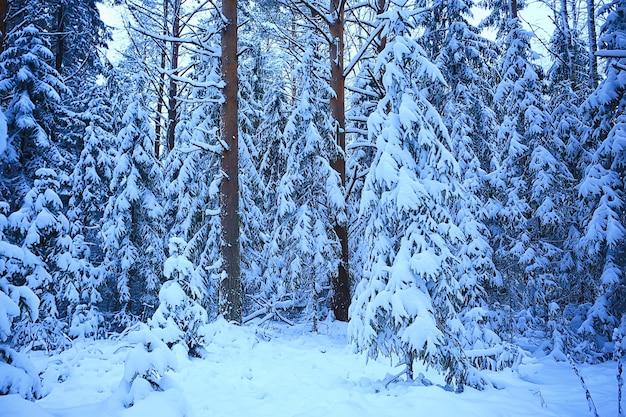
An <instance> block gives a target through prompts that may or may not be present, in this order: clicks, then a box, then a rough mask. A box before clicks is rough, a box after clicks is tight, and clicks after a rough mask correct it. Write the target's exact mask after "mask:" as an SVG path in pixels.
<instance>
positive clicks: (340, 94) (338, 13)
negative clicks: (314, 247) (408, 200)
mask: <svg viewBox="0 0 626 417" xmlns="http://www.w3.org/2000/svg"><path fill="white" fill-rule="evenodd" d="M343 6H344V2H343V1H342V0H330V11H331V13H332V16H333V17H332V20H331V24H330V34H331V36H332V39H333V42H332V44H331V45H330V84H331V88H332V90H333V92H334V97H331V99H330V109H331V115H332V117H333V119H334V122H335V140H336V143H337V145H338V146H339V148H340V149H341V154H339V155H338V157H337V159H336V160H334V161H333V164H332V165H333V169H334V170H335V171H337V172H338V173H339V176H340V177H341V184H342V185H343V186H345V184H346V160H345V150H346V116H345V99H344V83H345V79H344V76H343V52H344V51H343V50H344V45H343V42H344V41H343V30H344V7H343ZM335 233H336V234H337V237H338V238H339V243H340V244H341V262H340V263H339V270H338V271H337V276H336V277H334V278H333V283H332V287H333V298H332V310H333V313H334V314H335V318H336V319H337V320H340V321H348V307H350V277H349V275H348V229H347V225H346V224H340V223H337V224H336V225H335Z"/></svg>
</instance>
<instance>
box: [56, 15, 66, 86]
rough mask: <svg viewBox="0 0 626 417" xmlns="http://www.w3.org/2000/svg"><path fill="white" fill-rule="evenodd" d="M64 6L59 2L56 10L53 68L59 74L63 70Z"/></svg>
mask: <svg viewBox="0 0 626 417" xmlns="http://www.w3.org/2000/svg"><path fill="white" fill-rule="evenodd" d="M64 32H65V7H64V6H63V4H59V10H58V11H57V48H56V56H55V68H56V70H57V72H58V73H59V74H61V71H62V70H63V58H64V57H65V33H64Z"/></svg>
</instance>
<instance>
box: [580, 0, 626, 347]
mask: <svg viewBox="0 0 626 417" xmlns="http://www.w3.org/2000/svg"><path fill="white" fill-rule="evenodd" d="M599 12H600V13H602V14H605V15H606V21H605V22H604V24H603V25H602V28H601V34H600V43H599V45H600V50H599V51H598V54H599V55H600V56H605V57H606V58H607V65H606V69H605V74H606V75H605V79H604V80H603V81H602V82H601V83H600V85H599V86H598V88H597V89H596V90H595V91H594V92H593V94H591V96H590V97H589V98H588V99H587V101H586V102H585V103H584V104H583V106H582V113H583V114H584V118H583V122H584V125H585V126H584V131H583V137H582V138H583V139H582V144H583V148H584V152H585V153H584V154H583V159H582V161H583V163H584V164H585V171H584V177H583V179H582V181H581V182H580V184H579V185H578V191H579V193H580V196H581V197H582V198H583V204H581V206H580V210H579V216H580V222H581V227H582V231H583V232H582V237H581V239H580V248H579V249H580V252H581V254H582V255H583V256H584V269H583V271H584V273H585V274H586V275H588V276H590V277H592V279H593V280H592V282H590V283H589V285H587V286H586V291H587V292H588V293H589V295H590V297H591V298H592V299H591V300H589V299H588V298H586V299H584V300H583V301H590V302H591V303H592V306H590V308H588V311H587V312H586V317H585V320H584V321H583V323H582V325H581V326H580V328H579V329H578V332H579V333H580V334H582V335H583V336H584V337H585V339H586V341H585V343H584V344H583V345H582V346H581V349H583V350H584V351H586V352H589V353H591V354H592V355H593V354H595V355H597V357H598V358H607V357H610V356H609V353H610V352H609V351H608V350H607V347H609V346H610V345H609V343H610V342H611V341H612V338H613V329H615V328H616V327H617V326H619V324H620V323H622V324H623V323H624V322H625V321H624V320H622V318H623V316H624V311H626V308H625V306H626V293H625V291H624V288H625V287H624V282H625V277H626V253H625V252H626V245H625V244H624V241H625V237H626V227H625V226H624V225H626V196H625V195H624V181H625V176H624V173H625V170H626V116H624V108H625V106H626V97H625V95H624V92H626V78H625V76H626V54H624V52H623V51H624V49H626V41H625V39H626V19H625V15H626V2H625V1H624V0H614V1H611V2H609V3H607V4H606V5H605V6H603V7H602V8H601V9H600V10H599ZM620 334H624V329H621V330H620Z"/></svg>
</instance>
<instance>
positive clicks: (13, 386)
mask: <svg viewBox="0 0 626 417" xmlns="http://www.w3.org/2000/svg"><path fill="white" fill-rule="evenodd" d="M1 125H2V121H1V120H0V142H1V141H2V140H3V139H6V137H3V135H4V136H5V135H6V130H4V131H3V129H2V128H1ZM1 154H2V151H1V150H0V155H1ZM8 212H9V205H8V204H7V203H5V202H0V374H2V375H3V378H2V379H1V381H0V395H4V394H17V395H20V396H21V397H23V398H26V399H31V400H34V399H37V398H39V397H41V396H42V389H41V381H40V378H39V375H38V373H37V371H36V370H35V368H34V367H33V365H32V364H31V363H30V361H29V359H28V357H27V356H25V355H23V354H20V353H19V352H18V351H17V350H16V349H19V348H20V347H21V346H20V343H21V342H24V340H23V339H22V340H20V335H23V334H25V333H27V332H28V331H29V330H30V329H31V326H32V325H33V323H34V322H36V321H37V319H38V317H39V298H37V296H36V295H35V293H34V292H33V291H32V290H31V288H30V287H31V286H32V287H36V286H37V285H38V284H39V282H40V281H42V280H44V279H46V277H48V276H49V274H48V273H47V272H46V270H45V269H44V266H43V264H42V262H41V260H40V259H39V258H38V257H37V256H35V255H34V254H33V253H31V252H30V251H29V250H28V248H22V247H19V246H16V245H13V244H11V243H9V242H8V241H7V240H6V237H5V235H4V232H5V230H7V227H8V219H7V214H8Z"/></svg>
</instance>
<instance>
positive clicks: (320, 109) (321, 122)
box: [260, 30, 345, 326]
mask: <svg viewBox="0 0 626 417" xmlns="http://www.w3.org/2000/svg"><path fill="white" fill-rule="evenodd" d="M301 36H302V42H303V44H304V45H305V47H304V53H303V56H302V61H301V62H300V63H299V64H298V66H297V67H296V70H295V71H296V72H295V74H294V78H295V79H296V80H297V87H296V96H295V97H296V102H295V104H294V108H293V110H292V113H291V115H290V117H289V118H288V121H287V124H286V127H285V130H284V132H283V138H284V140H285V148H286V151H287V159H286V162H285V171H284V172H283V173H282V176H281V178H280V180H279V181H278V184H277V187H276V205H277V212H276V217H275V218H274V224H273V228H272V234H271V237H270V240H269V247H268V252H267V256H268V265H267V269H266V270H265V271H264V272H265V274H264V283H263V284H262V286H263V288H262V292H261V294H260V298H261V300H263V302H264V303H267V305H268V308H269V309H270V310H272V311H274V310H273V309H274V308H275V307H277V306H278V305H282V306H283V307H292V308H293V307H297V308H304V309H305V311H306V313H305V314H306V318H307V319H312V320H313V323H314V326H315V323H316V320H317V319H318V318H319V317H321V315H322V314H324V310H326V308H327V307H328V302H329V301H330V300H329V299H328V297H327V295H328V288H329V285H330V279H331V276H332V275H333V274H335V273H336V269H337V263H338V262H339V252H338V251H339V249H340V248H339V246H338V244H339V242H338V239H337V236H336V234H335V231H334V226H333V224H335V222H336V221H337V220H336V219H339V221H341V218H342V216H345V214H344V202H343V192H342V189H341V181H340V178H339V176H338V174H337V173H336V172H335V171H334V170H333V169H332V167H331V165H330V161H331V160H333V158H334V157H335V155H336V153H337V152H339V150H338V149H337V146H336V144H335V143H334V140H333V138H332V134H331V132H332V130H331V127H332V126H331V123H330V121H329V117H328V111H327V110H328V108H327V107H326V103H328V97H329V94H331V92H330V91H329V87H328V83H327V77H328V67H327V66H326V65H324V64H323V62H324V61H323V59H321V57H320V47H319V46H320V39H319V38H318V37H317V35H316V34H315V33H314V32H313V31H311V30H305V31H304V33H303V34H302V35H301ZM324 297H325V298H324ZM325 301H326V302H325Z"/></svg>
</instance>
